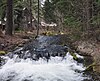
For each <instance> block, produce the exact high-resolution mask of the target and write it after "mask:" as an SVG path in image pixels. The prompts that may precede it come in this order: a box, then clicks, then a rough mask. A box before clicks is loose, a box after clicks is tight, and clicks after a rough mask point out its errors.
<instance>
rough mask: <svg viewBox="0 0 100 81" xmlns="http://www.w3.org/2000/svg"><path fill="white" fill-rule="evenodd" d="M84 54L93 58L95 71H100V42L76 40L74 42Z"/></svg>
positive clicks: (79, 51) (76, 47) (80, 52)
mask: <svg viewBox="0 0 100 81" xmlns="http://www.w3.org/2000/svg"><path fill="white" fill-rule="evenodd" d="M72 45H73V46H75V49H76V51H77V52H78V53H79V54H81V55H82V56H90V57H92V58H93V61H94V62H93V71H96V72H99V73H100V42H98V41H93V40H85V41H82V40H80V41H75V42H73V44H72Z"/></svg>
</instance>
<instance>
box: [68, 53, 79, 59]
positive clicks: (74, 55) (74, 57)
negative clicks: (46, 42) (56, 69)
mask: <svg viewBox="0 0 100 81" xmlns="http://www.w3.org/2000/svg"><path fill="white" fill-rule="evenodd" d="M70 54H71V55H72V56H73V59H74V60H76V61H77V60H78V57H77V56H76V54H75V53H73V52H70Z"/></svg>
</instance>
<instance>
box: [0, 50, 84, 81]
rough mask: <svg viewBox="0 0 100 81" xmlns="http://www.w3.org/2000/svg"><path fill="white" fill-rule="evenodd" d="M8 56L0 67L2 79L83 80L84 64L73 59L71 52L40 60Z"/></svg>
mask: <svg viewBox="0 0 100 81" xmlns="http://www.w3.org/2000/svg"><path fill="white" fill-rule="evenodd" d="M3 58H6V63H5V64H4V65H3V66H2V67H1V68H0V81H82V80H84V79H85V77H83V74H82V71H84V70H85V67H83V65H82V64H80V63H77V62H76V61H75V60H73V57H72V56H71V55H70V54H69V52H68V53H67V54H66V56H65V57H64V58H63V57H58V56H56V57H51V58H50V60H49V62H47V61H46V59H45V58H40V59H39V60H38V61H34V60H31V59H26V60H23V59H19V58H17V56H15V57H14V58H13V59H10V58H8V57H3Z"/></svg>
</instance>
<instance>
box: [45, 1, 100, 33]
mask: <svg viewBox="0 0 100 81" xmlns="http://www.w3.org/2000/svg"><path fill="white" fill-rule="evenodd" d="M43 8H44V11H43V13H44V18H45V21H46V22H51V21H52V22H56V23H57V24H58V30H62V31H63V30H64V29H70V30H75V31H76V32H78V31H79V32H80V31H81V32H86V33H87V34H92V33H93V32H95V30H100V0H46V1H45V4H44V7H43ZM99 33H100V32H99Z"/></svg>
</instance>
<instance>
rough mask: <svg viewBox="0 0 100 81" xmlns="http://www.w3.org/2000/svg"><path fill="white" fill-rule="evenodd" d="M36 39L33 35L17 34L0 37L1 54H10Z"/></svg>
mask: <svg viewBox="0 0 100 81" xmlns="http://www.w3.org/2000/svg"><path fill="white" fill-rule="evenodd" d="M34 37H35V35H34V34H33V33H16V34H14V35H13V36H8V35H0V54H2V53H8V52H10V51H12V50H14V48H16V47H22V46H23V45H24V44H26V43H28V42H30V41H31V39H34Z"/></svg>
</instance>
